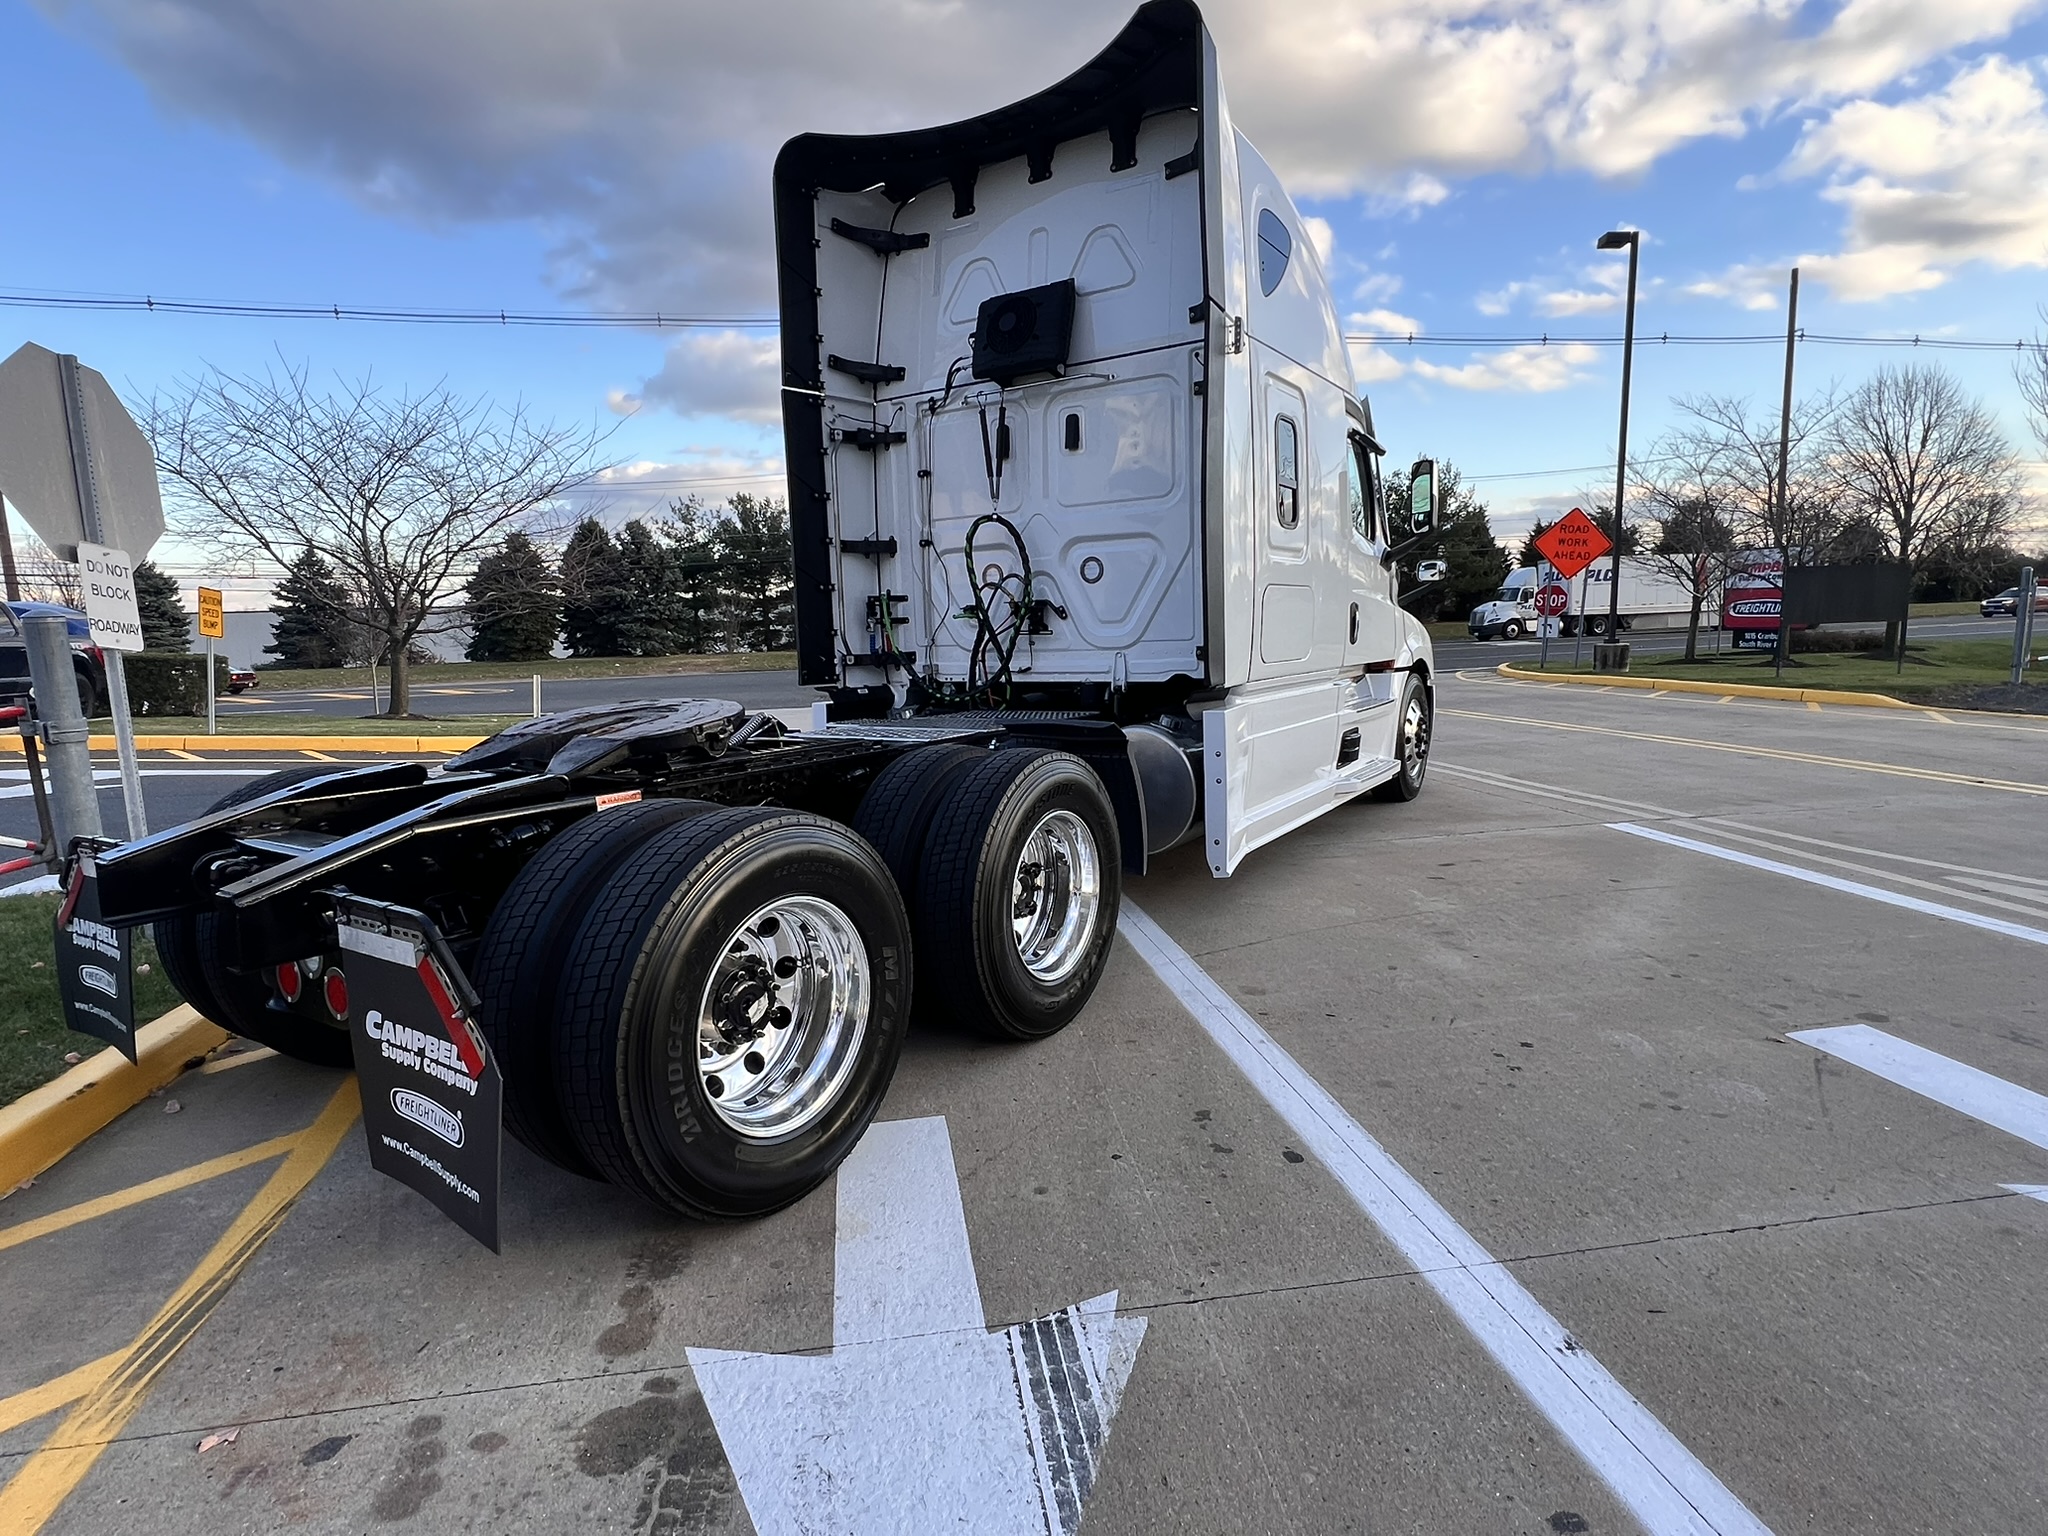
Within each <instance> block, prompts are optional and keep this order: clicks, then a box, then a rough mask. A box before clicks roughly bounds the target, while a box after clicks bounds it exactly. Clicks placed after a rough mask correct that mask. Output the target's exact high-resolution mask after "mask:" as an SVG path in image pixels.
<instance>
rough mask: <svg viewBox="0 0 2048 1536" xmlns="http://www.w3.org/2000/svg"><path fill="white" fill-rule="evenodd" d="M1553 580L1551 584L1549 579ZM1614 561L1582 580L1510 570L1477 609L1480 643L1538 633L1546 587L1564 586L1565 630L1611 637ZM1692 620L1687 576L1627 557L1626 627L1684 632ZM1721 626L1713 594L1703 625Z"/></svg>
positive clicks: (1473, 626) (1604, 561) (1471, 624)
mask: <svg viewBox="0 0 2048 1536" xmlns="http://www.w3.org/2000/svg"><path fill="white" fill-rule="evenodd" d="M1546 578H1547V579H1546ZM1613 579H1614V557H1613V556H1612V555H1605V556H1602V557H1601V558H1600V559H1598V560H1595V561H1594V562H1593V563H1592V564H1591V565H1589V566H1588V567H1586V570H1585V573H1584V574H1583V575H1582V576H1575V577H1573V578H1572V579H1571V580H1570V581H1566V580H1564V579H1563V578H1562V577H1560V576H1558V575H1557V574H1556V573H1555V572H1554V571H1551V570H1549V568H1548V567H1545V566H1533V565H1531V566H1523V567H1522V569H1520V570H1518V571H1510V572H1509V573H1508V578H1507V580H1506V581H1504V582H1502V583H1501V587H1500V590H1499V591H1498V592H1496V593H1494V595H1493V596H1492V597H1490V598H1488V599H1487V600H1486V601H1485V602H1483V603H1481V604H1479V605H1478V606H1477V607H1476V608H1474V609H1473V610H1472V613H1471V617H1470V618H1468V619H1467V620H1466V627H1467V628H1468V629H1469V630H1471V632H1472V638H1473V639H1475V640H1515V639H1519V638H1521V637H1522V636H1524V635H1533V634H1536V633H1538V630H1537V627H1536V626H1537V622H1538V621H1539V620H1540V619H1541V617H1542V611H1541V609H1540V607H1539V605H1538V601H1537V599H1538V595H1539V593H1540V592H1541V590H1542V588H1543V587H1544V586H1546V585H1556V586H1560V587H1563V588H1564V589H1565V594H1566V603H1567V605H1568V606H1567V607H1566V609H1565V611H1564V613H1563V614H1561V615H1559V617H1560V618H1561V619H1562V620H1563V623H1562V624H1561V625H1560V630H1561V632H1562V633H1563V634H1565V635H1568V636H1569V635H1576V634H1577V633H1578V632H1579V626H1580V625H1581V624H1584V626H1585V630H1586V633H1587V634H1589V635H1604V634H1606V633H1607V621H1608V616H1609V612H1610V609H1609V600H1610V594H1611V593H1612V591H1613V588H1612V587H1611V586H1610V585H1609V583H1610V582H1612V581H1613ZM1691 620H1692V590H1691V587H1690V585H1689V584H1688V583H1687V582H1686V581H1685V580H1684V579H1682V578H1681V577H1678V576H1674V575H1673V574H1672V573H1671V571H1670V570H1668V569H1667V568H1665V567H1664V566H1662V565H1659V564H1657V563H1656V562H1655V561H1650V560H1642V559H1636V558H1632V557H1626V556H1625V557H1624V558H1623V559H1622V562H1621V628H1622V630H1623V632H1624V633H1626V632H1627V631H1629V630H1632V629H1684V628H1686V627H1687V625H1688V624H1689V623H1690V622H1691ZM1720 621H1721V615H1720V610H1719V608H1718V606H1717V604H1716V602H1715V595H1714V594H1713V593H1712V592H1711V591H1710V592H1709V594H1708V597H1707V600H1706V603H1705V605H1704V606H1703V607H1702V609H1701V611H1700V625H1701V627H1702V628H1707V629H1711V628H1713V627H1714V626H1715V625H1717V624H1719V623H1720Z"/></svg>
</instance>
